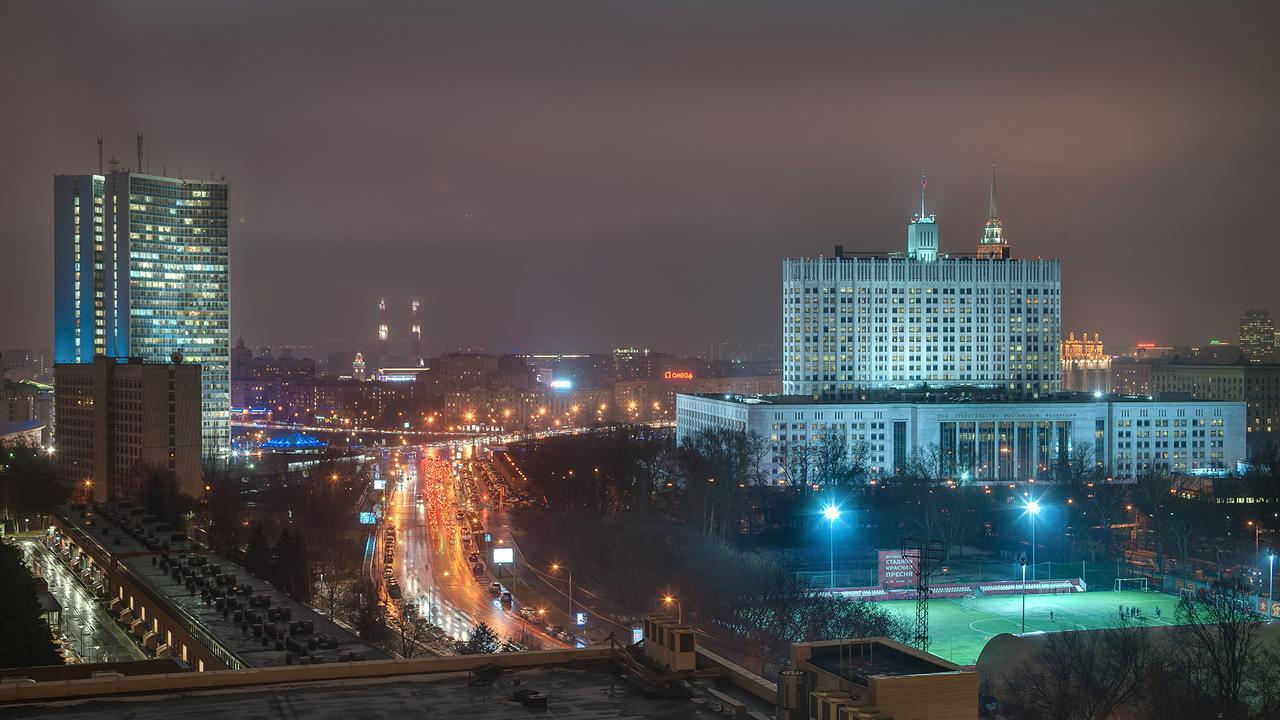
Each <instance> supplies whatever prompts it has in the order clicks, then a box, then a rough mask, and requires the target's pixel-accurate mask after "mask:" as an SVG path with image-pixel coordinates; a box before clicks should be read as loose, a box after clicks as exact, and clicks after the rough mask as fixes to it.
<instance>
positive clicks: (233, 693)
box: [0, 665, 771, 720]
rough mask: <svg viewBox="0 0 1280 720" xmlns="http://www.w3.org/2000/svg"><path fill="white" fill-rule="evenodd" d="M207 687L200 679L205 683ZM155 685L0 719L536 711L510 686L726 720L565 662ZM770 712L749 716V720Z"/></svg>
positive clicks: (583, 716)
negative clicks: (482, 671) (485, 679)
mask: <svg viewBox="0 0 1280 720" xmlns="http://www.w3.org/2000/svg"><path fill="white" fill-rule="evenodd" d="M218 674H222V673H218ZM228 680H229V681H230V678H228ZM212 685H213V684H212V683H209V684H208V685H207V686H212ZM163 687H164V685H161V684H159V683H157V685H156V686H155V688H156V689H155V690H153V691H152V692H151V694H148V695H145V696H131V697H130V696H121V697H100V698H95V699H85V700H82V701H80V702H74V703H68V702H66V701H59V702H38V703H35V704H24V705H16V706H5V707H0V720H4V719H7V718H27V717H32V716H39V717H41V718H61V719H63V720H81V719H84V720H90V719H91V720H116V719H118V720H132V719H133V718H136V717H139V716H142V715H150V714H162V715H164V716H166V717H207V718H235V719H238V718H245V719H248V718H252V719H253V720H275V719H277V718H278V719H280V720H292V719H293V718H298V717H306V718H354V717H359V718H369V717H374V718H422V717H426V718H458V717H466V718H474V719H476V720H505V719H506V718H528V717H530V716H535V717H536V716H537V715H538V714H539V713H536V712H535V711H532V710H530V709H529V708H526V707H525V706H523V705H521V704H520V703H519V702H517V701H515V700H513V699H512V693H513V691H515V690H517V689H527V690H532V691H536V692H539V693H542V694H544V695H545V696H546V699H547V706H548V708H547V712H545V713H543V714H545V715H546V716H548V717H555V718H560V719H561V720H608V719H609V718H664V720H696V719H703V718H705V719H707V720H710V719H711V718H724V717H725V715H724V713H723V712H721V711H720V710H719V709H718V708H717V707H715V703H714V701H713V700H712V699H710V698H709V697H708V696H707V695H703V694H700V693H699V694H694V693H689V692H683V691H680V690H674V691H670V692H644V693H642V692H639V691H638V690H637V689H636V687H635V686H634V685H632V684H631V683H629V682H627V681H625V680H622V679H619V678H617V677H615V676H614V675H612V674H610V673H609V672H607V671H605V670H604V669H603V668H599V669H594V668H587V667H581V668H580V667H570V666H566V665H554V666H547V667H534V668H519V669H513V668H508V669H504V670H503V671H502V672H501V673H500V674H498V675H497V676H496V678H494V679H493V680H492V683H491V684H488V685H480V684H478V683H476V677H475V675H473V674H471V673H469V672H449V673H438V674H430V675H402V676H398V677H393V678H372V677H367V678H359V679H345V680H316V681H310V682H302V683H293V684H284V683H282V684H273V685H259V686H253V687H235V686H234V685H233V684H232V683H230V682H228V686H225V687H222V688H219V689H209V690H190V689H182V690H181V691H178V690H177V688H175V690H171V691H169V693H168V694H164V692H165V691H164V690H162V689H160V688H163ZM157 692H158V693H161V694H157ZM770 716H771V714H770V715H760V714H758V715H756V716H755V717H770Z"/></svg>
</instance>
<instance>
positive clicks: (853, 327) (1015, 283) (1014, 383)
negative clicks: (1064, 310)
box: [782, 178, 1062, 399]
mask: <svg viewBox="0 0 1280 720" xmlns="http://www.w3.org/2000/svg"><path fill="white" fill-rule="evenodd" d="M921 187H922V189H921V207H920V212H919V214H917V215H915V216H914V217H913V218H912V221H911V223H910V224H909V225H908V227H907V252H906V254H890V255H850V254H846V253H845V251H844V249H843V247H840V246H837V248H836V252H835V255H834V257H830V258H816V259H815V258H802V259H788V260H786V261H785V262H784V264H783V290H782V292H783V307H782V314H783V378H782V382H783V392H784V393H787V394H791V395H805V396H809V397H812V398H823V399H826V398H840V397H852V396H854V395H856V394H857V393H858V392H859V391H860V390H864V389H884V388H910V387H918V386H923V385H928V386H931V387H939V386H973V387H982V388H992V389H1000V390H1003V391H1006V392H1010V393H1015V394H1017V395H1022V396H1027V397H1032V398H1034V397H1039V396H1041V395H1047V394H1052V393H1054V392H1057V391H1058V390H1059V388H1060V387H1061V370H1060V357H1059V324H1060V314H1061V289H1062V282H1061V268H1060V265H1059V263H1058V261H1056V260H1020V259H1011V258H1010V257H1009V243H1008V240H1007V238H1005V236H1004V229H1003V226H1002V225H1001V223H1000V220H999V218H998V217H996V206H995V184H994V178H993V181H992V188H991V198H990V204H989V214H990V217H989V218H988V220H987V223H986V226H985V228H984V230H983V235H982V237H981V239H980V241H979V243H978V246H979V247H978V249H979V252H978V253H977V254H976V255H974V256H967V257H961V256H947V255H943V254H940V253H939V244H938V242H939V227H938V223H937V218H936V217H935V216H934V215H932V214H929V213H927V211H926V208H925V204H924V192H923V188H924V181H923V178H922V181H921Z"/></svg>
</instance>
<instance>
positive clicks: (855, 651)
mask: <svg viewBox="0 0 1280 720" xmlns="http://www.w3.org/2000/svg"><path fill="white" fill-rule="evenodd" d="M808 662H809V663H811V664H813V665H814V666H816V667H818V668H821V669H822V670H825V671H826V672H829V673H831V674H832V675H836V676H839V677H842V678H845V679H846V680H852V681H854V682H856V683H859V684H862V685H865V684H866V680H867V678H868V677H872V676H899V675H928V674H931V673H945V672H955V671H957V670H959V669H960V666H959V665H955V664H952V663H949V662H947V661H945V660H943V659H942V658H938V657H934V656H931V655H925V654H923V653H920V652H917V651H915V650H914V649H913V648H908V647H906V646H904V645H900V644H899V643H895V642H892V641H889V640H887V639H885V638H871V639H867V640H850V641H846V642H829V643H813V644H811V646H810V654H809V657H808Z"/></svg>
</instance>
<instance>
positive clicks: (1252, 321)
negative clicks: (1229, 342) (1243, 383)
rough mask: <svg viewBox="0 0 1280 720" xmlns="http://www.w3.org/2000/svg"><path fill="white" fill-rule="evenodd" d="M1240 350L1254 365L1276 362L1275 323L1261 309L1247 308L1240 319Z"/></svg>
mask: <svg viewBox="0 0 1280 720" xmlns="http://www.w3.org/2000/svg"><path fill="white" fill-rule="evenodd" d="M1240 350H1241V351H1242V352H1243V353H1244V357H1245V360H1246V361H1247V362H1250V363H1254V364H1262V363H1272V362H1275V361H1276V321H1275V319H1274V318H1272V317H1271V313H1270V312H1269V311H1267V310H1263V309H1261V308H1249V309H1248V310H1247V311H1245V314H1244V316H1243V317H1241V318H1240Z"/></svg>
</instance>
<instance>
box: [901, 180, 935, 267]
mask: <svg viewBox="0 0 1280 720" xmlns="http://www.w3.org/2000/svg"><path fill="white" fill-rule="evenodd" d="M928 186H929V181H928V179H926V178H925V175H924V171H921V172H920V214H919V215H916V216H915V217H913V218H911V224H909V225H907V257H909V258H911V259H912V260H920V261H922V262H933V261H934V260H937V259H938V219H937V217H936V216H934V215H933V214H932V213H929V214H926V212H925V206H924V190H925V188H927V187H928Z"/></svg>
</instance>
